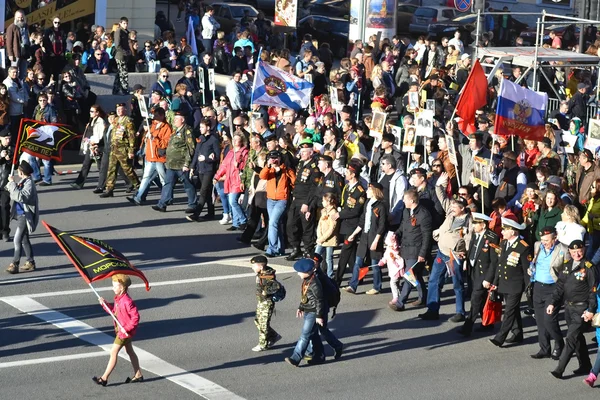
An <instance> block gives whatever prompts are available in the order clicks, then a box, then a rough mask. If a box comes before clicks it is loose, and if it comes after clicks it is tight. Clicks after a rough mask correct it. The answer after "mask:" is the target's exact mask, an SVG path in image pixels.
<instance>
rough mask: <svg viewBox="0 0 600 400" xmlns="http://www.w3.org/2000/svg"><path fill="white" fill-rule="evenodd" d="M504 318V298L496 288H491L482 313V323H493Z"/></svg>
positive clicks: (486, 324) (484, 324) (485, 324)
mask: <svg viewBox="0 0 600 400" xmlns="http://www.w3.org/2000/svg"><path fill="white" fill-rule="evenodd" d="M501 320H502V299H501V297H500V296H499V295H498V293H497V292H496V291H495V290H490V292H489V295H488V297H487V300H486V301H485V306H484V307H483V312H482V313H481V325H483V326H488V325H493V324H495V323H497V322H500V321H501Z"/></svg>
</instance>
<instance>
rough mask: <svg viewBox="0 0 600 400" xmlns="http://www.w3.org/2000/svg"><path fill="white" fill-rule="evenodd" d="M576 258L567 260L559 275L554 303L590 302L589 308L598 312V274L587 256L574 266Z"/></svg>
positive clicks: (556, 304)
mask: <svg viewBox="0 0 600 400" xmlns="http://www.w3.org/2000/svg"><path fill="white" fill-rule="evenodd" d="M573 263H574V260H569V261H566V262H565V265H564V268H563V270H562V271H561V272H560V275H559V276H558V281H556V286H555V288H554V293H553V294H552V304H554V306H560V305H562V303H563V302H573V303H588V310H589V311H590V312H592V313H596V307H597V300H596V292H595V290H594V289H595V288H596V274H595V273H594V271H595V270H594V268H593V265H592V263H591V262H589V261H587V260H586V259H585V258H584V259H583V260H581V262H580V263H579V265H577V266H576V267H575V268H573Z"/></svg>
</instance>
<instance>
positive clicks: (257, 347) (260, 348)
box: [252, 344, 267, 352]
mask: <svg viewBox="0 0 600 400" xmlns="http://www.w3.org/2000/svg"><path fill="white" fill-rule="evenodd" d="M266 350H267V348H266V347H260V344H257V345H256V346H254V347H253V348H252V351H256V352H259V351H266Z"/></svg>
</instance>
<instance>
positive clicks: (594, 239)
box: [585, 231, 600, 260]
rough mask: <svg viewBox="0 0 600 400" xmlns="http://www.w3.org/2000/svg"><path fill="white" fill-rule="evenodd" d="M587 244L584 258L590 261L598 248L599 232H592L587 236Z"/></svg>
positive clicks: (599, 244)
mask: <svg viewBox="0 0 600 400" xmlns="http://www.w3.org/2000/svg"><path fill="white" fill-rule="evenodd" d="M588 238H589V243H588V246H587V250H586V254H585V258H587V259H588V260H592V259H593V258H594V256H595V254H596V249H599V247H598V246H600V231H593V232H592V233H591V234H589V235H588Z"/></svg>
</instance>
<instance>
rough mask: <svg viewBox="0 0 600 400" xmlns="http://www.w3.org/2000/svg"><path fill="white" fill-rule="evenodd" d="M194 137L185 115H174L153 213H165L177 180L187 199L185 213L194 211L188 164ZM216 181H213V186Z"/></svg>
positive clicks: (192, 151) (192, 188)
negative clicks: (164, 170)
mask: <svg viewBox="0 0 600 400" xmlns="http://www.w3.org/2000/svg"><path fill="white" fill-rule="evenodd" d="M194 150H195V145H194V135H193V134H192V128H190V127H189V126H188V125H186V123H185V115H183V114H182V113H180V112H177V113H175V119H174V120H173V133H172V134H171V137H170V138H169V143H168V144H167V162H166V163H165V166H166V167H167V175H166V178H165V184H164V186H163V188H162V191H161V193H160V200H159V201H158V204H156V205H154V206H152V209H153V210H154V211H160V212H166V211H167V203H169V202H170V201H171V200H173V188H174V186H175V183H177V180H179V179H181V180H182V181H183V189H184V190H185V193H186V195H187V198H188V206H187V209H186V210H185V212H186V213H187V214H192V213H193V212H194V211H196V188H195V187H194V185H193V184H192V182H191V181H190V164H191V162H192V156H193V154H194ZM215 183H216V181H215V180H214V179H213V186H214V184H215Z"/></svg>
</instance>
